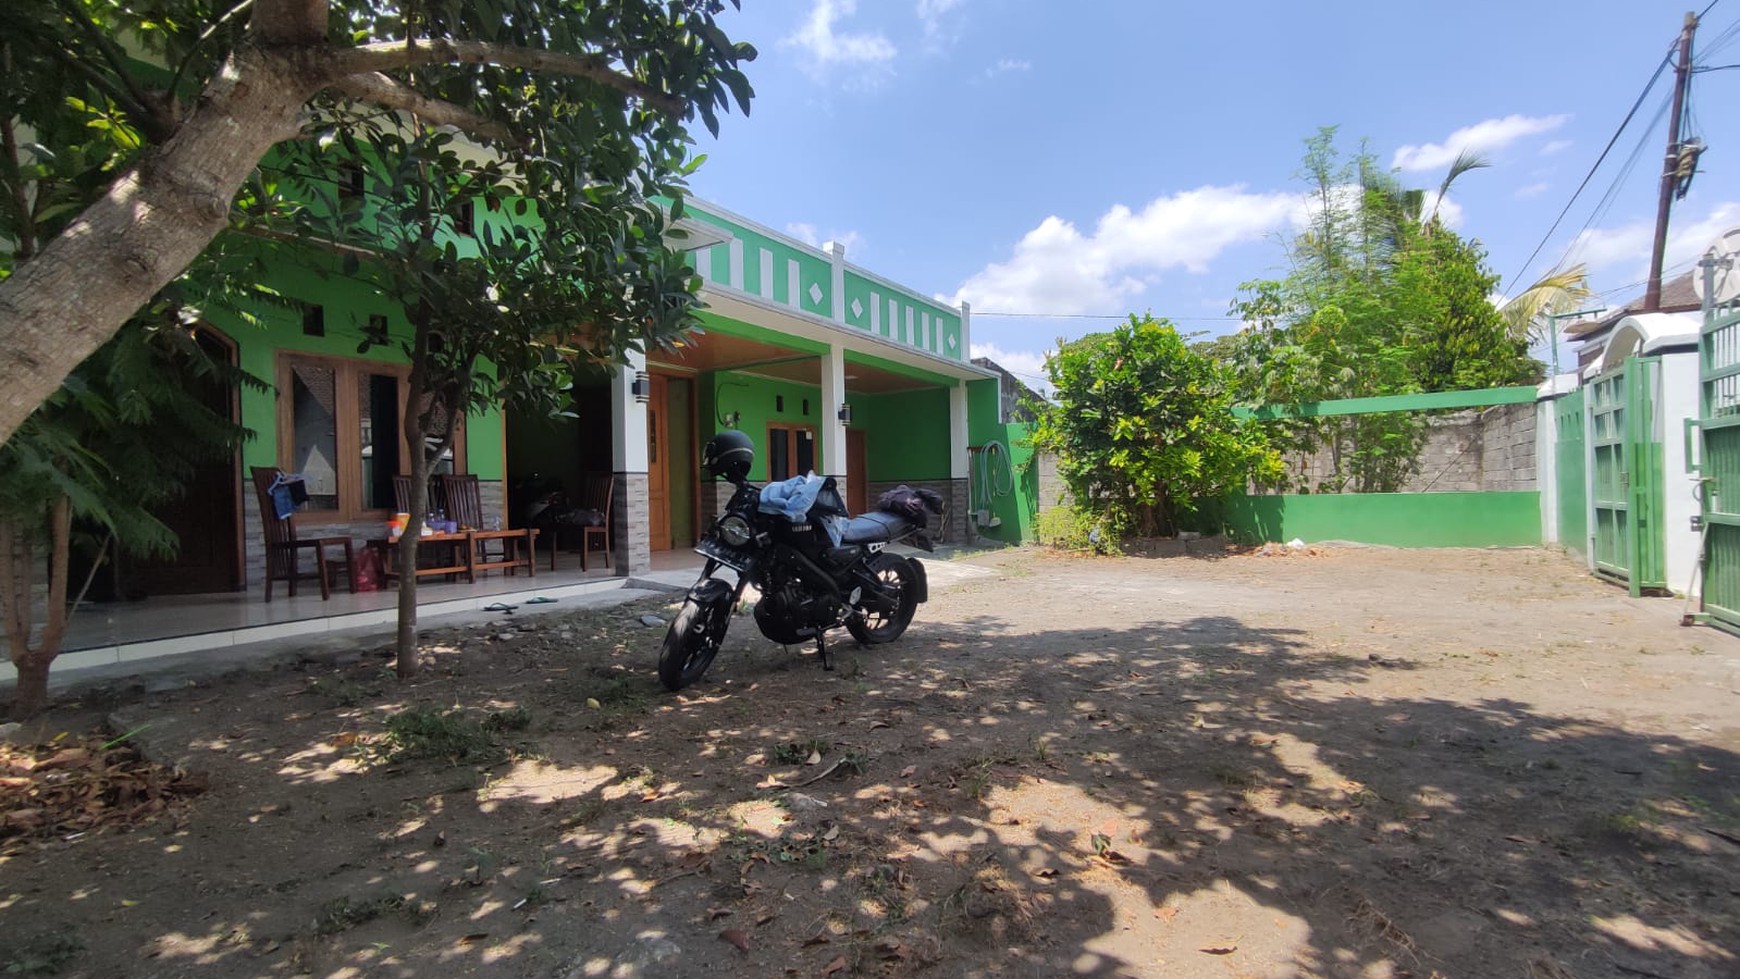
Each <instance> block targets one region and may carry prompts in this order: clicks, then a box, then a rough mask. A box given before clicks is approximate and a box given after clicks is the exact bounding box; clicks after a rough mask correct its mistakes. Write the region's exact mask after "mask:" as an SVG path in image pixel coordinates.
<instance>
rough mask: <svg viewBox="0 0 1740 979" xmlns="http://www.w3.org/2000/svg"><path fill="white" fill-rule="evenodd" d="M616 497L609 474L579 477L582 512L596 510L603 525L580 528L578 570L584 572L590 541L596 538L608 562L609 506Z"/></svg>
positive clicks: (612, 480) (611, 476) (589, 553)
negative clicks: (601, 517) (602, 515)
mask: <svg viewBox="0 0 1740 979" xmlns="http://www.w3.org/2000/svg"><path fill="white" fill-rule="evenodd" d="M615 496H616V477H615V476H613V475H611V474H610V473H587V474H585V475H584V476H581V477H580V499H579V501H578V503H579V506H580V509H582V510H597V511H598V512H599V513H602V514H604V525H603V526H601V527H581V528H580V570H581V571H585V570H586V564H587V561H588V559H590V558H591V556H592V541H593V539H594V538H596V539H597V540H598V541H599V542H600V543H601V544H603V545H604V560H605V562H606V563H609V561H610V505H611V503H612V502H614V497H615Z"/></svg>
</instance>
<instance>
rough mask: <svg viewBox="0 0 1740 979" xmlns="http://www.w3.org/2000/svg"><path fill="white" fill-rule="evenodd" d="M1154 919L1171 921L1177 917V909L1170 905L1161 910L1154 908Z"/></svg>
mask: <svg viewBox="0 0 1740 979" xmlns="http://www.w3.org/2000/svg"><path fill="white" fill-rule="evenodd" d="M1154 917H1156V918H1159V919H1160V920H1161V921H1171V920H1172V919H1173V918H1176V917H1178V909H1177V908H1175V907H1172V906H1170V905H1168V906H1166V907H1163V908H1155V909H1154Z"/></svg>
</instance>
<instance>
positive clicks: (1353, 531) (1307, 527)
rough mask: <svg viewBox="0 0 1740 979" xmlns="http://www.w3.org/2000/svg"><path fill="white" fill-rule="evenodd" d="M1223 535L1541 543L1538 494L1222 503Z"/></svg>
mask: <svg viewBox="0 0 1740 979" xmlns="http://www.w3.org/2000/svg"><path fill="white" fill-rule="evenodd" d="M1225 520H1226V530H1227V535H1228V536H1230V537H1232V538H1233V539H1234V540H1239V541H1244V542H1248V543H1257V542H1261V541H1288V540H1293V539H1294V538H1298V539H1300V540H1304V541H1307V542H1311V541H1326V540H1343V541H1354V542H1357V543H1361V544H1385V545H1389V546H1392V547H1525V546H1533V545H1538V544H1540V543H1541V494H1540V493H1539V492H1537V491H1534V490H1526V491H1514V492H1492V493H1321V494H1297V495H1282V496H1239V497H1234V498H1232V499H1229V500H1228V501H1226V510H1225Z"/></svg>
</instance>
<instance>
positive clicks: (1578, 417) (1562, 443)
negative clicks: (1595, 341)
mask: <svg viewBox="0 0 1740 979" xmlns="http://www.w3.org/2000/svg"><path fill="white" fill-rule="evenodd" d="M1553 415H1554V420H1555V422H1556V424H1555V425H1554V431H1555V432H1556V433H1557V436H1556V441H1555V442H1554V444H1553V459H1554V467H1553V468H1554V472H1555V473H1556V474H1557V483H1558V485H1557V486H1556V487H1554V489H1555V490H1556V492H1557V496H1556V499H1557V500H1558V503H1557V509H1558V516H1559V520H1558V523H1559V527H1558V531H1559V535H1558V540H1559V546H1561V547H1563V548H1565V549H1566V550H1568V551H1574V552H1576V553H1577V554H1578V555H1580V556H1587V555H1588V553H1589V466H1588V461H1589V460H1588V457H1587V455H1586V453H1587V452H1588V447H1587V446H1586V445H1585V443H1584V439H1583V389H1582V388H1578V389H1577V390H1575V391H1572V392H1571V393H1570V394H1567V395H1565V396H1564V397H1562V398H1560V399H1559V400H1558V401H1555V402H1554V403H1553Z"/></svg>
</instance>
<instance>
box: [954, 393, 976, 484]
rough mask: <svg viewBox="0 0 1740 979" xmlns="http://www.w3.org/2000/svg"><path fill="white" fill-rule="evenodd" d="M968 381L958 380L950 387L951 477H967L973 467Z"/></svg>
mask: <svg viewBox="0 0 1740 979" xmlns="http://www.w3.org/2000/svg"><path fill="white" fill-rule="evenodd" d="M967 455H968V453H967V382H966V381H956V382H955V386H954V387H952V388H949V477H950V478H952V479H966V478H967V474H968V473H969V472H970V471H971V467H970V466H969V464H968V461H967Z"/></svg>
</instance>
